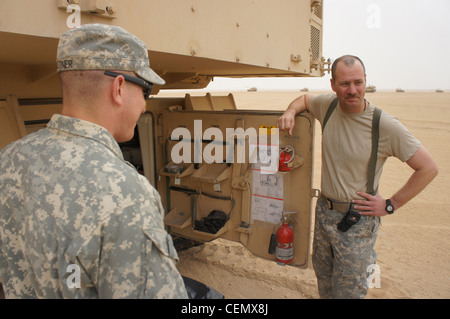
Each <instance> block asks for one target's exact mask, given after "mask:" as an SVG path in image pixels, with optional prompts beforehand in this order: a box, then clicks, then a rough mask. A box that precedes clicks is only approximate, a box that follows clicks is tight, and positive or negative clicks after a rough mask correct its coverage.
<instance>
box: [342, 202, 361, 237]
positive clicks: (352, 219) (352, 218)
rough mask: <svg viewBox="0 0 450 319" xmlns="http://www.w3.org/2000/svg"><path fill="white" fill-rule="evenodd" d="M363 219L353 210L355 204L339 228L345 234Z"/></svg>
mask: <svg viewBox="0 0 450 319" xmlns="http://www.w3.org/2000/svg"><path fill="white" fill-rule="evenodd" d="M360 219H361V214H360V213H358V212H356V211H354V210H353V204H352V205H351V206H350V209H349V211H348V212H347V214H345V216H344V218H342V220H341V221H340V222H339V224H338V225H337V228H338V229H339V230H340V231H341V232H343V233H345V232H346V231H347V230H349V229H350V227H352V226H353V225H355V224H356V223H357V222H358V221H359V220H360Z"/></svg>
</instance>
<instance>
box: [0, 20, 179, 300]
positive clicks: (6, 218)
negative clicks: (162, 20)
mask: <svg viewBox="0 0 450 319" xmlns="http://www.w3.org/2000/svg"><path fill="white" fill-rule="evenodd" d="M145 60H146V61H145ZM61 61H62V62H61ZM58 62H59V63H58V71H69V70H74V69H77V70H91V69H104V68H106V69H118V70H130V71H134V72H136V73H137V74H138V75H139V76H141V77H142V78H144V79H145V80H147V81H153V82H154V83H160V84H162V83H164V81H163V80H162V79H160V78H159V77H158V76H157V75H156V73H154V72H153V71H152V70H151V69H150V68H149V62H148V55H147V49H146V47H145V45H144V44H143V43H142V42H141V41H140V40H138V39H137V38H135V37H134V36H132V35H130V34H129V33H127V32H126V31H125V30H123V29H121V28H118V27H111V26H103V25H86V26H82V27H80V28H77V29H75V30H71V31H68V32H66V33H65V34H63V35H62V37H61V41H60V45H59V48H58ZM103 63H105V65H106V66H103V65H102V64H103ZM0 185H1V188H0V278H1V280H2V283H3V286H4V290H5V295H6V297H8V298H187V293H186V289H185V286H184V283H183V279H182V277H181V276H180V274H179V272H178V271H177V269H176V267H175V262H176V260H177V258H178V256H177V253H176V250H175V248H174V246H173V243H172V238H171V236H170V235H169V234H168V233H167V232H166V231H165V229H164V223H163V216H164V211H163V207H162V205H161V201H160V196H159V194H158V193H157V191H156V190H155V189H154V188H153V187H152V186H151V185H150V183H149V182H148V181H147V180H146V179H145V177H143V176H142V175H140V174H139V173H138V172H137V171H136V170H135V168H134V167H133V166H132V165H130V164H129V163H127V162H126V161H124V159H123V155H122V152H121V150H120V148H119V145H118V143H117V142H116V141H115V139H114V138H113V136H112V135H111V134H110V132H108V131H107V130H106V129H105V128H103V127H101V126H98V125H96V124H94V123H90V122H87V121H83V120H80V119H75V118H72V117H67V116H63V115H57V114H55V115H53V117H52V119H51V121H50V122H49V124H48V125H47V128H45V129H43V130H40V131H38V132H36V133H33V134H30V135H28V136H26V137H25V138H23V139H21V140H19V141H16V142H15V143H12V144H10V145H9V146H7V147H5V148H4V149H3V150H2V151H1V152H0ZM77 270H78V271H77ZM78 284H79V285H78Z"/></svg>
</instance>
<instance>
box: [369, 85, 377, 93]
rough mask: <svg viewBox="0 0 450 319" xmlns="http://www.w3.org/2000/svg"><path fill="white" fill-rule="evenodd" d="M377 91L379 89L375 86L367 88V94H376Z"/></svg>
mask: <svg viewBox="0 0 450 319" xmlns="http://www.w3.org/2000/svg"><path fill="white" fill-rule="evenodd" d="M376 91H377V87H376V86H375V85H368V86H367V87H366V93H375V92H376Z"/></svg>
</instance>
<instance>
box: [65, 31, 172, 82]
mask: <svg viewBox="0 0 450 319" xmlns="http://www.w3.org/2000/svg"><path fill="white" fill-rule="evenodd" d="M57 69H58V72H63V71H75V70H121V71H132V72H135V73H136V74H137V75H138V76H139V77H141V78H143V79H144V80H146V81H148V82H151V83H154V84H160V85H163V84H165V81H164V80H163V79H162V78H160V77H159V76H158V75H157V74H156V73H155V72H154V71H153V70H152V69H151V68H150V62H149V59H148V51H147V46H146V45H145V43H144V42H143V41H142V40H140V39H138V38H137V37H136V36H134V35H132V34H131V33H129V32H128V31H126V30H124V29H122V28H120V27H117V26H110V25H105V24H85V25H82V26H80V27H78V28H75V29H72V30H69V31H67V32H65V33H63V34H62V35H61V37H60V39H59V45H58V53H57Z"/></svg>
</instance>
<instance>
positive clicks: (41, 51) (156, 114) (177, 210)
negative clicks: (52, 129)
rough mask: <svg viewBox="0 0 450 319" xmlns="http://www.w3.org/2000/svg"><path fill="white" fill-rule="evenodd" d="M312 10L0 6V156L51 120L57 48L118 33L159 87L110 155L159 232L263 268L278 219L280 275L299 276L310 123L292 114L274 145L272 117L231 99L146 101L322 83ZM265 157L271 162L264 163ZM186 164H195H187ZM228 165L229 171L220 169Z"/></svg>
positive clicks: (304, 251) (77, 0) (202, 3)
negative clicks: (228, 84) (238, 249)
mask: <svg viewBox="0 0 450 319" xmlns="http://www.w3.org/2000/svg"><path fill="white" fill-rule="evenodd" d="M323 5H324V3H323V1H320V0H285V1H283V2H279V1H272V0H258V1H254V0H227V1H219V0H164V1H158V0H133V1H131V2H130V1H112V0H40V1H27V0H2V1H1V2H0V43H1V44H0V45H1V50H0V130H1V132H0V148H3V147H4V146H5V145H7V144H8V143H10V142H12V141H14V140H17V139H19V138H21V137H23V136H25V135H27V134H30V133H31V132H34V131H36V130H38V129H40V128H42V127H44V126H45V125H46V123H47V122H48V121H49V119H50V118H51V116H52V114H54V113H58V112H60V109H61V103H62V98H61V93H60V86H59V81H58V76H57V73H56V63H55V61H56V49H57V44H58V38H59V36H60V35H61V34H62V33H63V32H65V31H67V30H68V29H69V28H74V27H77V26H79V25H81V24H87V23H104V24H111V25H118V26H121V27H123V28H124V29H126V30H127V31H129V32H131V33H133V34H135V35H136V36H138V37H139V38H140V39H142V40H143V41H144V42H145V43H146V44H147V47H148V48H149V57H150V63H151V67H152V69H153V70H155V71H156V72H157V73H158V74H159V75H160V76H161V77H162V78H164V79H165V81H166V84H165V85H164V86H154V87H153V91H152V94H154V97H153V98H151V99H150V100H149V101H148V105H147V112H146V113H145V114H143V115H142V116H141V118H140V119H139V122H138V125H137V129H136V136H135V138H134V139H133V140H132V141H130V142H129V143H126V144H125V145H122V147H123V148H122V149H123V152H124V155H125V156H126V157H127V158H128V159H129V160H130V162H132V163H133V164H134V165H135V166H136V167H137V169H139V170H140V171H141V173H142V174H143V175H145V176H146V177H147V178H148V180H149V181H150V182H151V183H152V184H153V185H154V186H155V187H156V188H157V189H158V191H159V192H160V194H161V198H162V202H163V204H164V206H165V210H166V216H165V223H166V225H167V228H168V230H169V231H170V232H171V233H172V234H173V235H174V236H175V237H180V238H188V239H191V240H195V241H199V242H206V241H211V240H214V239H215V238H225V239H228V240H231V241H236V242H240V243H242V244H243V245H245V246H246V247H247V248H248V249H249V250H250V251H251V252H253V253H254V254H255V255H257V256H260V257H262V258H266V259H269V260H274V261H275V260H276V256H277V254H276V253H274V250H273V248H274V247H273V246H271V243H272V244H276V243H275V242H274V241H272V242H271V239H273V238H274V235H276V231H277V229H278V228H279V222H280V220H281V219H282V218H283V216H285V217H286V219H287V221H288V222H289V224H290V227H291V229H293V233H294V238H293V248H292V245H291V246H290V248H288V249H291V250H290V253H292V249H293V255H292V256H291V257H292V258H290V259H289V260H288V259H286V258H285V259H281V264H289V265H291V266H296V267H307V264H308V256H309V247H310V231H311V229H310V228H311V220H312V209H311V208H312V198H313V196H314V195H317V194H316V191H315V190H313V189H312V172H313V169H312V168H313V151H314V150H313V136H314V119H313V118H312V117H311V116H310V115H309V114H300V115H298V118H297V125H296V128H295V131H294V133H293V135H292V136H289V135H288V134H287V133H285V132H279V134H278V136H277V134H276V132H277V130H276V129H275V130H274V129H273V128H275V126H276V122H277V119H278V117H279V116H280V115H281V113H280V112H279V111H271V110H256V111H248V110H239V106H238V105H236V103H235V100H234V97H233V95H232V94H229V95H224V96H213V95H211V94H206V95H205V96H191V95H190V94H186V95H185V97H181V98H180V97H174V98H167V97H166V98H160V97H158V96H157V93H158V92H159V91H160V90H166V89H184V90H188V89H189V90H190V89H200V88H206V87H207V86H208V84H209V83H210V82H211V80H212V79H213V78H214V77H236V78H242V77H321V76H323V75H324V73H325V72H326V71H328V69H329V67H330V65H329V62H327V61H325V59H324V58H323V57H322V26H323V15H322V13H323ZM250 94H251V93H250ZM227 129H231V130H232V132H233V133H234V135H233V134H231V135H230V134H228V135H227ZM239 132H241V133H242V132H243V133H242V134H241V133H239ZM212 133H214V135H213V134H212ZM177 134H178V135H177ZM213 136H214V138H213ZM272 137H277V139H272ZM272 146H276V148H275V150H276V151H274V152H275V154H273V153H274V152H272V153H270V152H268V150H270V149H271V147H272ZM180 149H183V152H184V153H183V155H182V156H181V155H180V154H181V153H180ZM242 150H244V152H243V153H241V154H239V153H238V152H239V151H242ZM255 150H258V151H255ZM260 151H261V152H260ZM189 153H190V155H189V156H187V160H185V161H184V162H180V163H178V159H177V158H175V157H183V158H184V159H186V157H185V156H186V154H189ZM196 154H201V155H202V156H200V157H199V158H197V159H199V160H197V161H195V160H194V157H195V155H196ZM261 154H266V155H267V156H268V157H271V156H275V157H274V158H276V161H277V162H276V166H275V170H273V167H272V172H269V173H268V172H266V171H265V169H266V167H269V166H270V164H274V162H273V161H272V162H270V163H269V161H267V159H266V162H265V163H267V164H264V163H263V160H262V158H263V156H262V155H261ZM178 155H179V156H178ZM233 155H235V156H234V158H235V159H240V160H234V161H228V159H229V158H228V156H231V157H233ZM208 156H209V157H212V158H213V161H211V158H209V159H208V158H207V157H208ZM255 158H259V161H255V160H254V159H255ZM279 158H282V159H283V160H282V162H281V165H280V171H278V164H279V163H278V161H279ZM261 163H263V164H261ZM272 166H273V165H272ZM281 167H282V168H281ZM214 221H222V225H219V226H217V225H216V229H215V230H213V231H211V230H209V229H208V227H207V226H208V225H207V224H208V223H210V224H211V223H213V222H214ZM280 249H283V248H282V247H281V248H280ZM280 251H281V250H280ZM287 253H289V251H287ZM281 257H283V256H281Z"/></svg>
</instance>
